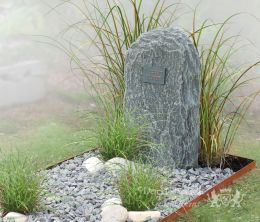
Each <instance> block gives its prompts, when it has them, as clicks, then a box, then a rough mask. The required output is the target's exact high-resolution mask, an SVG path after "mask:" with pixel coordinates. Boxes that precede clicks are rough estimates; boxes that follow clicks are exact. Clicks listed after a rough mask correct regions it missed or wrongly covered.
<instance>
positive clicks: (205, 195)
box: [160, 157, 256, 222]
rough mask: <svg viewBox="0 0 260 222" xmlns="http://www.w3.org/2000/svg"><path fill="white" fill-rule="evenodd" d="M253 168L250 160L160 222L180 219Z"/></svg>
mask: <svg viewBox="0 0 260 222" xmlns="http://www.w3.org/2000/svg"><path fill="white" fill-rule="evenodd" d="M242 158H243V157H242ZM254 168H256V161H255V160H252V162H250V163H249V164H247V165H246V166H244V167H243V168H241V169H240V170H238V171H237V172H235V173H234V174H233V175H231V176H230V177H228V178H226V179H224V180H223V181H221V182H220V183H218V184H216V185H215V186H214V187H212V188H211V189H209V190H207V191H206V192H205V193H203V194H201V195H200V196H198V197H196V198H194V199H193V200H191V201H190V202H188V203H187V204H185V205H184V206H182V207H181V208H179V209H178V210H176V211H175V212H173V213H172V214H170V215H168V216H166V217H165V218H163V219H161V220H160V222H172V221H174V220H176V219H177V218H178V217H180V216H181V215H183V214H185V213H187V212H188V211H189V210H191V208H192V207H193V206H194V205H196V204H198V203H199V202H201V201H203V200H206V199H208V198H209V197H211V195H212V192H217V191H219V190H220V189H222V188H224V187H227V186H228V185H230V184H232V183H234V181H235V180H237V179H238V178H240V177H242V176H243V175H245V174H246V173H248V172H249V171H251V170H252V169H254Z"/></svg>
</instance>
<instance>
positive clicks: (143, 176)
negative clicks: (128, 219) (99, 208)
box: [118, 164, 163, 211]
mask: <svg viewBox="0 0 260 222" xmlns="http://www.w3.org/2000/svg"><path fill="white" fill-rule="evenodd" d="M162 179H163V178H162V177H161V176H158V174H157V173H156V170H155V169H154V168H153V167H152V166H150V165H143V164H135V165H131V164H130V165H129V166H127V167H126V168H124V169H122V172H121V175H120V178H119V181H118V186H119V193H120V197H121V199H122V203H123V206H124V207H126V208H127V209H128V210H132V211H139V210H149V209H153V208H154V207H155V206H156V204H157V203H158V202H159V201H160V200H161V190H162V182H163V180H162Z"/></svg>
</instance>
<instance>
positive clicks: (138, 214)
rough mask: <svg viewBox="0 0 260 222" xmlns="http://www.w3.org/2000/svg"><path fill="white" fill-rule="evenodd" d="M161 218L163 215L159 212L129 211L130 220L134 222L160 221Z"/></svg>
mask: <svg viewBox="0 0 260 222" xmlns="http://www.w3.org/2000/svg"><path fill="white" fill-rule="evenodd" d="M160 217H161V213H160V212H159V211H129V212H128V220H131V221H133V222H144V221H147V220H148V218H149V220H154V221H155V220H158V221H159V219H160Z"/></svg>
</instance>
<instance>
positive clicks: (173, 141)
mask: <svg viewBox="0 0 260 222" xmlns="http://www.w3.org/2000/svg"><path fill="white" fill-rule="evenodd" d="M199 75H200V63H199V56H198V53H197V50H196V49H195V47H194V45H193V44H192V42H191V41H190V40H189V39H188V37H187V36H186V35H185V33H184V32H183V31H181V30H180V29H177V28H159V29H155V30H152V31H150V32H147V33H144V34H142V35H141V36H140V37H139V39H138V40H137V41H136V42H135V43H133V44H132V46H131V47H130V49H129V50H128V51H127V55H126V64H125V83H126V90H125V97H124V103H125V109H126V110H127V111H129V112H131V113H134V115H137V116H145V118H146V119H147V120H148V123H150V124H151V127H150V130H149V135H150V136H149V137H150V138H151V140H152V142H154V143H155V144H160V146H159V148H158V149H156V151H152V152H151V153H150V155H152V156H154V157H155V158H154V159H155V160H156V161H158V163H159V164H163V165H166V164H167V165H168V166H171V167H182V168H186V167H196V166H197V164H198V149H199V104H200V100H199V94H200V87H199V85H200V83H199Z"/></svg>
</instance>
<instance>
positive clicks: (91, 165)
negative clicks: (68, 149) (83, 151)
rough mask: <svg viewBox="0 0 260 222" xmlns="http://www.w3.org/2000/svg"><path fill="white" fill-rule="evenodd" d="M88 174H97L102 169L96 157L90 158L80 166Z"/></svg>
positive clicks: (101, 164) (100, 162)
mask: <svg viewBox="0 0 260 222" xmlns="http://www.w3.org/2000/svg"><path fill="white" fill-rule="evenodd" d="M82 165H83V166H84V167H85V168H86V169H87V170H88V171H89V172H90V173H97V172H99V171H100V170H102V169H104V164H103V162H102V161H101V160H100V159H98V158H97V157H90V158H88V159H87V160H85V161H84V162H83V164H82Z"/></svg>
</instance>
